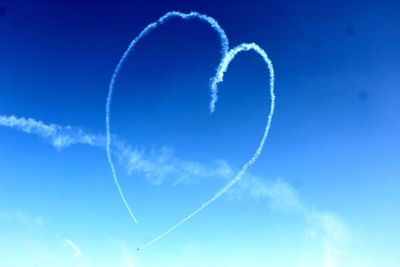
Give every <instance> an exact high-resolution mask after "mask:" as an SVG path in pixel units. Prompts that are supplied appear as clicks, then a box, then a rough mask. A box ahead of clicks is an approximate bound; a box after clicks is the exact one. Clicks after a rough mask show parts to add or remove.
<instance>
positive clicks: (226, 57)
mask: <svg viewBox="0 0 400 267" xmlns="http://www.w3.org/2000/svg"><path fill="white" fill-rule="evenodd" d="M173 17H179V18H182V19H185V20H188V19H192V18H196V19H199V20H201V21H204V22H207V23H209V24H210V25H211V26H212V28H213V29H214V30H216V32H217V33H218V36H219V38H220V42H221V47H222V48H221V54H222V57H221V62H220V64H219V66H218V68H217V70H216V74H215V76H214V77H213V78H212V79H211V80H210V87H211V101H210V106H209V107H210V112H211V113H213V112H214V111H215V104H216V102H217V100H218V90H217V86H218V84H219V83H220V82H222V81H223V78H224V74H225V72H226V71H227V69H228V66H229V63H230V62H231V61H232V60H233V59H234V58H235V56H236V55H237V54H238V53H239V52H243V51H249V50H254V51H255V52H257V53H258V54H259V55H260V56H261V57H262V58H263V60H264V61H265V63H266V64H267V66H268V70H269V77H270V84H269V87H270V94H271V108H270V112H269V115H268V119H267V123H266V126H265V131H264V135H263V137H262V139H261V142H260V144H259V146H258V148H257V150H256V152H255V153H254V155H253V156H252V158H251V159H250V160H249V161H247V162H246V163H245V164H244V166H243V167H242V169H241V170H240V171H239V173H238V174H237V175H236V176H235V177H234V178H233V179H232V180H231V181H230V182H229V183H227V184H226V185H225V186H224V187H222V188H221V189H220V190H219V191H217V193H215V194H214V195H213V196H212V197H211V198H210V199H209V200H208V201H206V202H205V203H203V204H202V205H201V206H200V207H199V208H198V209H196V210H195V211H193V212H192V213H191V214H189V215H188V216H187V217H185V218H183V219H182V220H181V221H179V222H178V223H177V224H175V225H174V226H172V227H171V228H170V229H168V230H167V231H165V232H164V233H162V234H161V235H159V236H157V237H156V238H154V239H153V240H151V241H149V242H148V243H146V244H144V245H143V246H142V247H140V248H139V250H140V249H143V248H145V247H147V246H149V245H151V244H153V243H155V242H156V241H158V240H160V239H161V238H163V237H164V236H165V235H167V234H168V233H170V232H171V231H173V230H175V229H176V228H178V227H179V226H180V225H182V224H183V223H185V222H186V221H188V220H189V219H191V218H192V217H193V216H194V215H196V214H197V213H198V212H200V211H201V210H203V209H204V208H206V207H207V206H208V205H210V204H211V203H212V202H214V201H215V200H217V199H218V198H220V197H221V196H222V195H223V194H224V193H225V192H226V191H228V190H229V189H230V188H231V187H232V186H233V185H234V184H235V183H236V182H237V181H239V180H240V179H241V178H242V176H243V175H244V174H245V173H246V171H247V169H248V168H249V167H250V166H251V165H252V164H254V162H255V161H256V160H257V158H258V157H259V155H260V153H261V151H262V149H263V147H264V144H265V141H266V139H267V137H268V133H269V129H270V127H271V121H272V116H273V113H274V109H275V94H274V79H275V78H274V77H275V76H274V68H273V65H272V62H271V60H270V59H269V58H268V55H267V53H266V52H265V51H264V50H263V49H262V48H260V47H259V46H258V45H257V44H255V43H244V44H241V45H239V46H237V47H235V48H233V49H231V50H229V42H228V38H227V36H226V34H225V32H224V30H223V29H222V28H221V27H220V26H219V24H218V22H217V21H216V20H215V19H213V18H211V17H209V16H206V15H203V14H200V13H197V12H190V13H181V12H176V11H172V12H168V13H167V14H165V15H164V16H162V17H161V18H159V19H158V20H157V21H156V22H153V23H150V24H149V25H147V26H146V27H145V28H144V29H143V30H142V32H141V33H140V34H139V35H138V36H137V37H136V38H134V39H133V40H132V41H131V43H130V44H129V46H128V48H127V49H126V50H125V52H124V54H123V55H122V57H121V59H120V60H119V62H118V64H117V66H116V68H115V69H114V72H113V75H112V77H111V81H110V84H109V90H108V96H107V99H106V118H105V120H106V150H107V158H108V163H109V165H110V168H111V172H112V175H113V177H114V182H115V185H116V186H117V189H118V192H119V194H120V196H121V199H122V201H123V202H124V204H125V206H126V208H127V210H128V212H129V214H130V216H131V217H132V219H133V220H134V221H135V222H136V223H137V222H138V221H137V219H136V217H135V215H134V214H133V212H132V210H131V208H130V206H129V204H128V202H127V201H126V199H125V196H124V193H123V191H122V189H121V186H120V184H119V182H118V176H117V173H116V171H115V167H114V163H113V160H112V157H111V134H110V108H111V98H112V94H113V91H114V85H115V81H116V79H117V78H118V74H119V72H120V70H121V68H122V65H123V63H124V62H125V61H126V60H127V57H128V56H129V54H130V53H131V52H132V51H133V49H134V47H135V45H136V44H137V43H138V42H139V41H140V40H141V39H142V38H143V37H144V36H146V35H147V34H148V33H149V32H151V31H152V30H154V29H156V28H157V27H158V26H160V25H162V24H164V23H165V22H166V21H168V20H169V19H171V18H173Z"/></svg>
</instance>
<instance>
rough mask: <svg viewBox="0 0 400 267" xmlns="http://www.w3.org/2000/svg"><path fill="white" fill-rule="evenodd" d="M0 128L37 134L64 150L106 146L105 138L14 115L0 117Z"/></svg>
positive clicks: (68, 127)
mask: <svg viewBox="0 0 400 267" xmlns="http://www.w3.org/2000/svg"><path fill="white" fill-rule="evenodd" d="M0 126H4V127H8V128H14V129H18V130H20V131H22V132H25V133H29V134H35V135H38V136H40V137H42V138H43V139H45V140H47V141H49V142H50V143H51V144H52V145H53V146H55V147H56V148H63V147H67V146H70V145H73V144H83V145H90V146H104V144H105V142H104V141H105V140H104V137H102V136H99V135H94V134H88V133H86V132H85V131H83V130H82V129H79V128H75V127H71V126H69V125H67V126H60V125H57V124H45V123H43V122H42V121H39V120H35V119H31V118H24V117H16V116H14V115H11V116H5V115H0Z"/></svg>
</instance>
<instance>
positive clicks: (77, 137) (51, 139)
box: [0, 115, 233, 185]
mask: <svg viewBox="0 0 400 267" xmlns="http://www.w3.org/2000/svg"><path fill="white" fill-rule="evenodd" d="M0 126H3V127H7V128H11V129H15V130H19V131H21V132H24V133H28V134H33V135H37V136H39V137H40V138H42V139H44V140H45V141H47V142H48V143H50V144H51V145H53V146H54V147H55V148H57V149H62V148H66V147H68V146H71V145H76V144H81V145H89V146H93V147H99V148H103V149H105V144H106V142H105V140H106V139H105V136H104V135H101V134H91V133H88V132H86V131H84V130H83V129H81V128H78V127H72V126H69V125H67V126H62V125H57V124H46V123H44V122H42V121H40V120H35V119H32V118H23V117H16V116H14V115H11V116H5V115H1V116H0ZM111 151H112V153H113V155H114V156H115V157H116V158H117V161H118V163H119V164H120V165H121V166H122V167H123V168H124V169H125V171H126V173H127V174H128V175H134V174H138V175H142V176H143V177H145V178H146V179H147V180H148V181H149V182H150V183H151V184H153V185H161V184H162V183H164V182H166V181H169V182H170V183H172V184H193V183H197V182H198V181H199V180H200V179H201V178H207V177H217V178H224V177H225V178H228V177H230V176H232V175H233V173H232V169H231V168H230V167H229V166H228V164H227V163H226V162H225V161H223V160H217V161H215V162H213V163H211V164H208V165H204V164H202V163H200V162H196V161H188V160H181V159H179V158H178V157H176V156H175V153H174V150H173V149H172V148H168V147H165V146H162V147H161V148H159V149H155V148H153V149H147V150H146V149H135V148H133V147H132V146H130V145H128V144H127V143H125V142H123V141H122V140H120V139H119V138H118V137H116V136H113V142H112V150H111Z"/></svg>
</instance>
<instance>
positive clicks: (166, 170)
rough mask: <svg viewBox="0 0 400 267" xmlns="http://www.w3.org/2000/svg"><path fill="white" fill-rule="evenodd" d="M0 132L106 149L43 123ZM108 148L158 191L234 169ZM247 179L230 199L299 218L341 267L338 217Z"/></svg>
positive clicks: (282, 186) (332, 264) (8, 122)
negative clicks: (160, 187) (249, 201)
mask: <svg viewBox="0 0 400 267" xmlns="http://www.w3.org/2000/svg"><path fill="white" fill-rule="evenodd" d="M0 126H5V127H8V128H12V129H16V130H19V131H22V132H25V133H29V134H34V135H37V136H39V137H41V138H43V139H44V140H46V141H47V142H49V143H50V144H51V145H53V146H54V147H55V148H57V149H61V148H65V147H68V146H71V145H75V144H83V145H89V146H94V147H100V148H105V137H104V135H100V134H91V133H87V132H85V131H84V130H82V129H80V128H76V127H71V126H61V125H56V124H45V123H43V122H42V121H38V120H34V119H31V118H28V119H26V118H18V117H16V116H0ZM112 144H113V145H112V153H113V154H114V156H115V157H116V158H117V161H118V163H119V164H120V165H121V166H122V167H123V168H124V169H125V171H126V173H127V174H128V175H134V174H137V175H142V176H143V177H145V178H146V179H147V180H148V181H149V182H150V183H151V184H153V185H161V184H163V183H165V182H167V181H168V182H170V183H172V184H193V183H198V182H200V181H201V180H202V179H204V178H217V179H221V180H223V181H226V180H229V179H230V178H231V177H232V176H233V175H234V173H235V171H234V168H233V167H232V166H230V165H229V164H228V162H226V161H224V160H218V161H215V162H213V163H211V164H203V163H200V162H196V161H188V160H181V159H179V158H178V157H176V156H175V153H174V150H173V149H172V148H168V147H161V148H160V149H154V148H153V149H150V150H145V149H140V150H139V149H134V148H132V147H131V146H130V145H128V144H127V143H125V142H123V141H121V140H119V139H118V138H117V137H115V136H114V137H113V143H112ZM245 176H246V177H245V179H242V180H240V181H239V182H238V184H237V185H236V186H235V187H234V188H232V189H231V190H230V191H229V192H228V194H227V197H228V199H230V200H239V199H242V198H245V197H246V198H250V199H252V200H255V201H258V202H262V203H265V204H266V205H267V206H268V207H269V208H270V209H272V210H274V211H279V212H292V213H296V214H299V215H300V216H303V218H305V219H306V220H307V221H309V222H310V224H311V225H312V227H311V229H312V231H310V233H312V234H311V235H310V236H314V237H315V236H319V237H320V238H321V240H322V247H323V252H322V253H323V255H324V259H323V263H322V266H324V267H336V266H339V265H338V261H339V258H340V257H341V256H342V255H343V251H341V249H340V243H341V241H342V240H343V239H345V237H346V236H347V230H346V226H345V225H344V223H343V222H342V220H341V219H340V218H339V217H338V216H337V215H335V214H333V213H330V212H323V211H315V210H313V209H312V208H311V207H310V206H308V205H306V204H305V203H303V202H302V200H301V199H300V197H299V195H298V194H297V192H296V190H295V189H294V188H293V186H292V185H290V184H289V183H287V182H286V181H284V180H283V179H277V180H266V179H262V178H260V177H258V176H255V175H252V174H249V173H247V174H246V175H245ZM7 216H11V215H10V214H8V215H5V214H2V215H1V214H0V219H1V218H5V217H7ZM12 216H14V217H15V218H17V219H18V221H20V222H21V223H23V224H24V225H25V226H26V227H28V228H30V229H34V228H35V227H38V226H40V225H42V224H43V221H42V219H41V218H39V217H38V218H28V217H27V216H26V215H24V214H23V213H15V214H13V215H12ZM65 242H66V243H67V244H68V245H69V246H70V247H71V248H72V249H74V251H75V252H74V254H75V255H81V252H80V250H79V247H78V246H76V244H75V243H73V242H72V241H71V240H68V241H67V240H65Z"/></svg>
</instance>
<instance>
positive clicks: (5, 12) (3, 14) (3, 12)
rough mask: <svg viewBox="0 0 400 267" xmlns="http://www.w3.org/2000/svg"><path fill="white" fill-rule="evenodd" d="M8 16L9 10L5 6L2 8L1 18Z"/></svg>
mask: <svg viewBox="0 0 400 267" xmlns="http://www.w3.org/2000/svg"><path fill="white" fill-rule="evenodd" d="M6 14H7V9H6V8H5V7H4V6H0V17H4V16H5V15H6Z"/></svg>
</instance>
